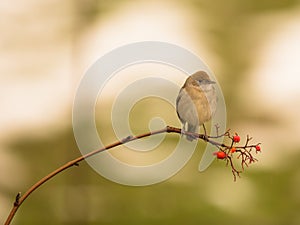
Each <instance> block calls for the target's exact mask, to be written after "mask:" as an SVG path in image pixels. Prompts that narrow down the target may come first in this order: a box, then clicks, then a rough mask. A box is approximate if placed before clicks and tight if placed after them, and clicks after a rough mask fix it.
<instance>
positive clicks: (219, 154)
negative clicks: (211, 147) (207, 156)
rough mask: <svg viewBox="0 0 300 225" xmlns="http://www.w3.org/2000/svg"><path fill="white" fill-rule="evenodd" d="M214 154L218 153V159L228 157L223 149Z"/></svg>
mask: <svg viewBox="0 0 300 225" xmlns="http://www.w3.org/2000/svg"><path fill="white" fill-rule="evenodd" d="M214 155H216V156H217V158H218V159H225V158H226V153H225V152H223V151H218V152H214Z"/></svg>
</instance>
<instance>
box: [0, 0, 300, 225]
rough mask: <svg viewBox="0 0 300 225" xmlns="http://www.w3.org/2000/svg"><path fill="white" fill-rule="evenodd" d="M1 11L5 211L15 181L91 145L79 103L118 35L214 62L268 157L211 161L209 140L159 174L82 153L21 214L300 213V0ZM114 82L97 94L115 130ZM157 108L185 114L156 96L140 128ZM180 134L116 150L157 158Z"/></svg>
mask: <svg viewBox="0 0 300 225" xmlns="http://www.w3.org/2000/svg"><path fill="white" fill-rule="evenodd" d="M0 15H1V21H0V30H1V35H0V48H1V51H0V103H1V111H0V112H1V113H0V223H3V222H4V221H5V218H6V217H7V215H8V213H9V210H10V208H11V206H12V203H13V200H14V197H15V195H16V193H18V192H19V191H21V192H23V193H24V192H25V191H26V190H27V189H28V188H29V187H30V186H31V185H32V184H33V183H35V182H36V181H37V180H39V179H40V178H42V177H43V176H45V175H46V174H47V173H49V172H51V171H52V170H54V169H56V168H57V167H59V166H60V165H61V164H63V163H65V162H66V161H68V160H70V159H73V158H75V157H77V156H78V155H80V152H79V150H78V148H77V146H76V142H75V139H74V137H73V132H72V124H71V122H72V121H71V117H72V116H71V111H72V101H73V98H74V96H75V93H76V88H77V86H78V84H79V82H80V79H81V77H82V76H83V74H84V73H85V71H86V70H87V68H88V67H89V66H90V65H91V64H92V63H93V62H94V61H95V60H96V59H97V58H99V57H101V56H102V55H103V54H105V53H106V52H108V51H110V50H112V49H114V48H116V47H118V46H121V45H124V44H127V43H131V42H136V41H143V40H158V41H166V42H170V43H174V44H177V45H180V46H182V47H184V48H186V49H189V50H191V51H192V52H194V53H195V54H197V55H198V56H199V57H201V58H202V59H203V60H204V61H205V62H206V63H207V64H208V65H209V67H210V68H211V69H212V70H213V71H214V73H215V75H216V77H217V79H218V81H219V83H220V85H221V87H222V90H223V93H224V97H225V100H226V103H227V118H228V121H227V123H228V127H229V128H231V129H232V130H233V131H237V132H238V133H239V134H240V135H241V136H242V137H243V138H244V137H245V135H247V134H250V135H251V136H253V137H254V142H262V154H259V155H257V158H258V159H259V162H258V163H256V164H254V165H251V166H250V167H249V168H247V169H246V171H245V172H244V173H242V178H241V179H238V180H237V182H233V179H232V174H231V171H230V168H228V167H225V165H224V163H223V162H222V161H215V162H214V163H213V165H212V166H211V167H210V168H209V169H208V170H206V171H205V172H204V173H199V172H198V163H199V161H200V159H201V155H202V151H201V149H203V147H204V145H203V143H199V146H198V150H197V151H196V152H195V154H194V155H193V157H192V159H191V160H190V161H189V162H188V164H187V165H186V166H185V167H184V168H183V169H182V170H181V171H180V172H179V173H178V174H176V175H175V176H173V177H172V178H171V179H169V180H167V181H165V182H162V183H160V184H156V185H152V186H147V187H129V186H122V185H119V184H116V183H113V182H110V181H108V180H106V179H104V178H103V177H101V176H100V175H98V174H97V173H96V172H95V171H94V170H93V169H92V168H90V167H89V166H88V164H86V163H85V162H83V163H81V164H80V166H79V167H76V168H71V169H70V170H68V171H66V172H64V173H62V174H59V175H58V176H57V177H56V178H54V179H53V180H51V181H50V182H49V183H47V184H46V185H44V186H42V187H41V188H40V189H39V190H37V191H36V192H35V193H34V194H33V195H32V196H30V198H29V199H28V200H26V201H25V202H24V204H23V205H22V206H21V208H20V209H19V211H18V213H17V215H16V217H15V218H14V220H13V223H12V224H22V225H25V224H90V225H91V224H111V225H112V224H124V225H125V224H128V225H129V224H130V225H133V224H191V225H192V224H242V225H248V224H249V225H250V224H264V225H276V224H278V225H279V224H282V225H286V224H291V225H293V224H295V225H296V224H300V215H299V209H300V192H299V187H300V164H299V158H300V152H299V144H300V139H299V132H300V128H299V126H298V125H299V122H300V120H299V118H298V115H299V113H300V103H299V96H300V89H299V88H298V85H299V83H300V66H299V58H300V1H298V0H285V1H282V0H244V1H239V0H228V1H221V0H212V1H208V0H188V1H179V0H177V1H171V0H163V1H158V0H154V1H144V0H141V1H138V0H124V1H121V0H119V1H118V0H112V1H103V0H101V1H96V0H87V1H83V0H77V1H70V0H67V1H63V2H62V1H58V0H46V1H37V0H26V1H25V0H14V1H7V0H6V1H2V2H1V3H0ZM153 67H155V66H153ZM149 68H151V65H147V67H145V68H143V67H140V68H138V69H137V70H136V71H137V75H136V77H135V78H137V77H139V76H144V75H149V74H151V69H149ZM148 69H149V70H150V72H149V70H148ZM158 70H160V68H158ZM158 70H153V71H156V72H157V71H158ZM153 71H152V72H153ZM165 71H167V70H165ZM135 78H132V79H135ZM168 79H172V75H168ZM176 79H177V80H176V81H175V82H177V83H178V84H181V83H182V82H183V81H184V78H182V79H179V78H178V77H177V78H176ZM113 85H117V86H116V87H118V88H120V87H121V86H120V84H114V83H113ZM118 85H119V86H118ZM121 85H122V84H121ZM114 91H115V88H113V87H111V88H110V86H108V88H107V90H106V92H107V93H106V97H103V98H101V101H100V100H99V102H98V103H97V108H96V113H97V115H98V116H97V124H98V131H99V134H100V135H102V137H103V139H104V140H105V141H104V142H105V143H111V142H112V141H114V140H115V137H114V134H113V131H112V129H111V123H110V120H109V113H110V106H111V104H112V102H113V96H114V94H115V92H114ZM153 116H161V117H162V118H164V119H165V121H166V122H167V123H168V124H169V125H176V126H179V121H178V119H177V118H176V113H175V111H174V109H172V107H171V106H170V105H169V104H166V103H164V102H161V101H158V100H157V99H148V100H147V99H146V100H143V101H141V102H140V103H138V104H137V105H136V106H135V107H134V108H133V109H132V112H131V115H130V124H131V126H132V129H133V130H134V132H135V133H140V132H143V131H147V130H148V123H149V120H150V119H151V118H152V117H153ZM103 131H105V133H104V132H103ZM178 138H179V137H178V136H176V135H171V134H170V135H167V136H166V143H164V146H166V147H164V146H162V147H161V148H160V149H157V151H154V152H151V153H149V154H150V155H147V154H138V153H131V152H130V151H125V154H124V153H123V152H124V151H120V150H122V147H121V148H117V149H114V150H112V154H114V155H115V156H116V157H120V159H122V160H125V161H126V160H129V162H131V161H130V160H131V159H135V160H133V161H132V163H137V164H138V163H139V162H143V163H151V162H153V161H155V160H158V159H161V158H164V157H166V156H167V155H168V154H170V149H172V146H174V143H175V144H176V142H177V141H178ZM242 140H244V139H242ZM167 146H168V147H167ZM126 153H127V154H126Z"/></svg>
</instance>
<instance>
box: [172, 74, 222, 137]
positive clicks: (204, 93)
mask: <svg viewBox="0 0 300 225" xmlns="http://www.w3.org/2000/svg"><path fill="white" fill-rule="evenodd" d="M214 84H215V82H214V81H212V80H210V79H209V76H208V75H207V73H206V72H204V71H198V72H196V73H194V74H192V75H191V76H189V77H188V78H187V79H186V81H185V83H184V85H183V87H182V88H181V89H180V91H179V94H178V97H177V100H176V110H177V115H178V117H179V119H180V121H181V123H182V125H183V130H184V131H187V132H191V133H195V132H196V131H197V129H198V127H199V126H201V125H202V126H203V128H204V133H205V135H206V129H205V126H204V123H205V122H207V121H209V120H210V119H211V117H212V116H213V114H214V113H215V111H216V108H217V95H216V90H215V87H214ZM186 138H187V139H188V140H189V141H192V140H194V139H195V137H193V136H191V135H187V136H186Z"/></svg>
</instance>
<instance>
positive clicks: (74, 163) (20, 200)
mask: <svg viewBox="0 0 300 225" xmlns="http://www.w3.org/2000/svg"><path fill="white" fill-rule="evenodd" d="M161 133H178V134H184V135H191V136H193V137H196V138H198V139H202V140H204V141H205V142H208V143H210V144H212V145H215V146H217V147H221V148H222V147H223V148H226V149H228V148H230V146H227V145H225V144H223V143H218V142H216V141H214V140H211V139H210V138H218V137H221V136H222V135H220V136H218V137H210V136H205V135H203V134H198V133H190V132H186V131H183V130H181V129H180V128H176V127H171V126H167V127H165V128H164V129H161V130H156V131H152V132H148V133H144V134H141V135H137V136H128V137H126V138H124V139H122V140H120V141H117V142H115V143H113V144H110V145H107V146H105V147H103V148H100V149H97V150H94V151H92V152H89V153H87V154H85V155H83V156H80V157H78V158H76V159H74V160H71V161H69V162H67V163H66V164H64V165H62V166H61V167H59V168H57V169H56V170H54V171H53V172H51V173H49V174H48V175H46V176H45V177H43V178H42V179H41V180H39V181H38V182H37V183H35V184H34V185H33V186H32V187H31V188H29V189H28V190H27V191H26V192H25V193H24V194H23V195H21V193H20V192H19V193H18V194H17V196H16V198H15V202H14V204H13V208H12V209H11V211H10V214H9V215H8V217H7V220H6V222H5V225H9V224H10V223H11V221H12V219H13V218H14V216H15V214H16V212H17V210H18V209H19V207H20V206H21V205H22V203H23V202H24V201H25V200H26V199H27V198H28V197H29V195H31V194H32V193H33V192H34V191H35V190H36V189H38V188H39V187H40V186H41V185H43V184H44V183H46V182H47V181H48V180H50V179H51V178H53V177H54V176H56V175H57V174H59V173H61V172H63V171H65V170H66V169H68V168H70V167H72V166H78V163H79V162H81V161H82V160H84V159H87V158H89V157H91V156H94V155H96V154H98V153H100V152H103V151H106V150H109V149H111V148H114V147H117V146H119V145H123V144H125V143H127V142H131V141H134V140H137V139H141V138H144V137H149V136H152V135H156V134H161ZM226 134H227V132H226V133H225V134H224V135H226ZM224 135H223V136H224ZM246 147H253V146H247V145H246ZM241 148H243V147H241Z"/></svg>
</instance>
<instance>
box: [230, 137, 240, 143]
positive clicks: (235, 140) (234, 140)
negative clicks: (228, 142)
mask: <svg viewBox="0 0 300 225" xmlns="http://www.w3.org/2000/svg"><path fill="white" fill-rule="evenodd" d="M232 140H233V142H236V143H238V142H240V140H241V138H240V136H239V135H234V136H233V138H232Z"/></svg>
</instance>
